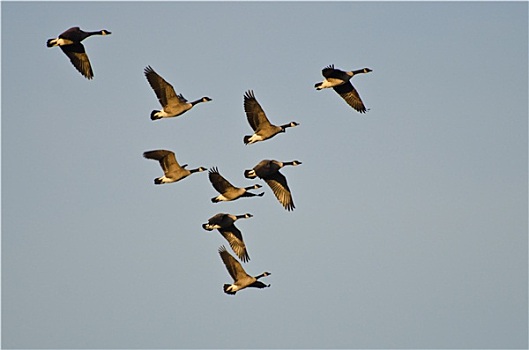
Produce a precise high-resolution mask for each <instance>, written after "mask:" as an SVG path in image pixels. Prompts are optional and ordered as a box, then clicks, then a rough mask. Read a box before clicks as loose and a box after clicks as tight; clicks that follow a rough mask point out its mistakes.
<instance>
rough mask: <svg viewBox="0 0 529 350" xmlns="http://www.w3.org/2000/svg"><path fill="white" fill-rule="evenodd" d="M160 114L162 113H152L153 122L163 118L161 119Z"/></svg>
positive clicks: (155, 111)
mask: <svg viewBox="0 0 529 350" xmlns="http://www.w3.org/2000/svg"><path fill="white" fill-rule="evenodd" d="M158 113H160V111H157V110H154V111H152V112H151V120H157V119H162V117H160V115H159V114H158Z"/></svg>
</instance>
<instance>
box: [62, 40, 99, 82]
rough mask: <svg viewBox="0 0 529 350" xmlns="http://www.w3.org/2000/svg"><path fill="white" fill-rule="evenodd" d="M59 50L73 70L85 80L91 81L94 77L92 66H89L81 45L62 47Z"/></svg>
mask: <svg viewBox="0 0 529 350" xmlns="http://www.w3.org/2000/svg"><path fill="white" fill-rule="evenodd" d="M61 50H62V52H64V53H65V54H66V56H68V58H69V59H70V62H72V64H73V66H74V67H75V69H77V70H78V71H79V73H81V74H82V75H83V76H84V77H85V78H87V79H92V78H93V77H94V72H93V71H92V66H91V65H90V60H89V59H88V55H87V54H86V52H85V49H84V46H83V44H81V43H77V44H71V45H63V46H61Z"/></svg>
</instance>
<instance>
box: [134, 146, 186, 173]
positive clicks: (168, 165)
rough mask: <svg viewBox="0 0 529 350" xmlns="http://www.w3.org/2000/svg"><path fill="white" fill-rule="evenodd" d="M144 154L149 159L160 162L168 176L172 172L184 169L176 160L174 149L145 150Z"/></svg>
mask: <svg viewBox="0 0 529 350" xmlns="http://www.w3.org/2000/svg"><path fill="white" fill-rule="evenodd" d="M143 156H144V157H145V158H147V159H153V160H157V161H159V162H160V166H161V167H162V169H163V172H164V174H165V175H166V176H168V174H170V173H174V172H178V171H180V170H182V167H181V166H180V164H178V161H177V160H176V155H175V154H174V152H172V151H167V150H163V149H160V150H155V151H148V152H144V153H143Z"/></svg>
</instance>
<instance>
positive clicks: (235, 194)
mask: <svg viewBox="0 0 529 350" xmlns="http://www.w3.org/2000/svg"><path fill="white" fill-rule="evenodd" d="M208 175H209V181H210V182H211V184H212V185H213V187H214V188H215V189H216V190H217V192H219V193H220V195H218V196H217V197H213V198H211V201H212V202H213V203H218V202H228V201H233V200H236V199H239V198H241V197H255V196H259V197H262V196H263V195H264V192H261V193H259V194H255V193H251V192H248V190H253V189H258V188H261V187H262V186H261V185H259V184H255V185H253V186H248V187H235V186H233V185H232V184H231V183H230V182H229V181H228V180H226V179H225V178H224V177H223V176H222V175H221V174H220V173H219V170H218V169H217V168H211V169H209V172H208Z"/></svg>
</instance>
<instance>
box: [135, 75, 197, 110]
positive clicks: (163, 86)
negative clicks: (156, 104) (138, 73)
mask: <svg viewBox="0 0 529 350" xmlns="http://www.w3.org/2000/svg"><path fill="white" fill-rule="evenodd" d="M144 74H145V77H146V78H147V81H148V82H149V85H150V86H151V88H152V89H153V90H154V93H155V94H156V97H157V98H158V101H160V104H161V105H162V107H163V108H164V110H166V109H170V107H171V106H177V105H180V104H184V103H186V102H187V100H186V99H185V98H184V96H182V94H180V95H177V94H176V92H175V91H174V88H173V86H172V85H171V84H169V83H168V82H167V81H165V79H164V78H162V77H161V76H160V75H159V74H158V73H156V72H155V71H154V69H152V67H151V66H147V67H146V68H145V70H144Z"/></svg>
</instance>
